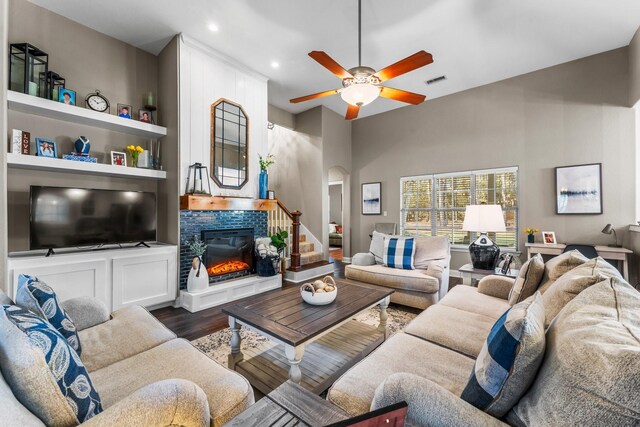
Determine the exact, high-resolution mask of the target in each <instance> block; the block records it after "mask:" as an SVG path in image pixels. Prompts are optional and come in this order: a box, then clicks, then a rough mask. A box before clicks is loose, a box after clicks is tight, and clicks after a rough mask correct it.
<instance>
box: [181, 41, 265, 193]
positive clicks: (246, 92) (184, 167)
mask: <svg viewBox="0 0 640 427" xmlns="http://www.w3.org/2000/svg"><path fill="white" fill-rule="evenodd" d="M220 98H226V99H228V100H230V101H233V102H235V103H237V104H240V105H241V106H242V108H243V109H244V110H245V112H246V113H247V116H248V117H249V169H248V174H249V180H248V182H247V184H246V185H245V186H244V187H243V188H242V189H241V190H231V189H222V188H218V187H217V186H216V184H215V182H214V181H213V180H211V189H212V192H213V194H214V195H228V196H245V197H254V198H257V196H258V183H257V182H258V178H257V177H258V173H259V166H258V154H262V155H265V154H267V150H268V147H267V108H268V101H267V78H266V77H264V76H262V75H260V74H258V73H256V72H254V71H252V70H249V69H247V68H245V67H243V66H242V65H241V64H238V63H235V62H234V61H233V60H231V59H229V58H226V57H224V56H222V55H221V54H219V53H217V52H215V51H213V50H211V49H209V48H207V47H204V46H202V45H200V44H199V43H198V42H196V41H193V40H191V39H189V38H187V37H185V36H182V37H181V46H180V100H181V105H180V108H181V111H180V112H181V114H180V120H181V126H180V141H181V142H180V144H181V148H180V151H181V164H180V170H181V176H180V182H181V184H180V188H181V191H184V188H185V187H186V180H187V173H188V169H189V165H191V164H193V163H196V162H199V163H202V164H203V165H205V166H207V167H208V168H209V172H211V164H210V158H211V151H210V144H211V141H210V135H211V118H210V115H211V104H213V103H214V102H216V101H217V100H218V99H220ZM276 161H277V160H276Z"/></svg>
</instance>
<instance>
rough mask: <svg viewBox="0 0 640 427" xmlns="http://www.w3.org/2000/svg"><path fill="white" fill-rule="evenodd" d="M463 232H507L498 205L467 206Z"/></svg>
mask: <svg viewBox="0 0 640 427" xmlns="http://www.w3.org/2000/svg"><path fill="white" fill-rule="evenodd" d="M462 230H464V231H480V232H489V231H507V227H506V226H505V225H504V216H503V215H502V207H501V206H500V205H469V206H467V210H466V211H465V213H464V223H463V224H462Z"/></svg>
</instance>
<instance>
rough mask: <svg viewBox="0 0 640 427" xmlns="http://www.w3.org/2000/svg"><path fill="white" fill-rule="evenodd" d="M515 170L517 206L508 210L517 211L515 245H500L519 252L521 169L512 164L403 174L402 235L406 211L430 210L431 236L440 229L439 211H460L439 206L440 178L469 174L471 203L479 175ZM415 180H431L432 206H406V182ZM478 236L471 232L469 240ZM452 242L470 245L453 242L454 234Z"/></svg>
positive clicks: (401, 183) (460, 247)
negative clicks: (500, 166) (487, 167)
mask: <svg viewBox="0 0 640 427" xmlns="http://www.w3.org/2000/svg"><path fill="white" fill-rule="evenodd" d="M509 172H515V174H516V179H515V192H516V206H515V208H508V209H506V210H513V211H515V221H516V223H515V240H514V246H500V249H501V250H504V251H508V252H517V251H518V248H519V245H520V236H519V234H520V233H519V232H518V230H519V229H520V173H519V172H520V171H519V167H518V166H510V167H503V168H491V169H476V170H470V171H458V172H447V173H437V174H424V175H413V176H403V177H401V178H400V235H404V233H405V226H404V224H405V213H406V212H429V214H430V218H431V236H437V235H438V234H437V231H438V221H437V218H438V212H456V211H459V210H460V209H459V208H456V207H452V208H442V209H439V208H438V207H437V194H438V178H455V177H460V176H469V177H470V178H471V179H470V186H469V192H470V199H471V200H470V204H475V203H476V197H477V192H476V190H477V188H476V179H477V176H478V175H488V174H494V175H496V174H500V173H509ZM415 180H431V207H430V208H407V209H405V208H404V198H405V192H404V183H405V182H407V181H415ZM503 189H504V188H499V189H497V188H496V187H495V186H494V188H493V190H494V191H496V190H503ZM455 191H456V190H455V188H452V190H451V192H452V193H453V194H455ZM417 230H418V228H415V229H414V231H417ZM477 236H478V233H476V232H469V241H470V242H473V241H474V240H475V239H476V238H477ZM449 239H450V244H451V248H452V249H466V248H468V247H469V245H467V244H460V243H453V236H451V235H450V236H449Z"/></svg>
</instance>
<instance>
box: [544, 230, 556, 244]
mask: <svg viewBox="0 0 640 427" xmlns="http://www.w3.org/2000/svg"><path fill="white" fill-rule="evenodd" d="M542 241H543V242H544V244H545V245H555V244H556V243H558V242H557V241H556V233H555V232H553V231H543V232H542Z"/></svg>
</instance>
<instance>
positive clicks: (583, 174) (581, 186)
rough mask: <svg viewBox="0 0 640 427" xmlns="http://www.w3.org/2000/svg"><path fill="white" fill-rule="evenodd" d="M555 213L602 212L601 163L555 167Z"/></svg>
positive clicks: (583, 213) (586, 213)
mask: <svg viewBox="0 0 640 427" xmlns="http://www.w3.org/2000/svg"><path fill="white" fill-rule="evenodd" d="M556 213H557V214H558V215H599V214H602V163H592V164H588V165H575V166H561V167H557V168H556Z"/></svg>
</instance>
